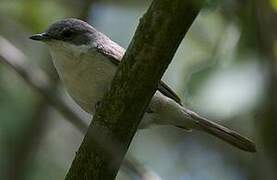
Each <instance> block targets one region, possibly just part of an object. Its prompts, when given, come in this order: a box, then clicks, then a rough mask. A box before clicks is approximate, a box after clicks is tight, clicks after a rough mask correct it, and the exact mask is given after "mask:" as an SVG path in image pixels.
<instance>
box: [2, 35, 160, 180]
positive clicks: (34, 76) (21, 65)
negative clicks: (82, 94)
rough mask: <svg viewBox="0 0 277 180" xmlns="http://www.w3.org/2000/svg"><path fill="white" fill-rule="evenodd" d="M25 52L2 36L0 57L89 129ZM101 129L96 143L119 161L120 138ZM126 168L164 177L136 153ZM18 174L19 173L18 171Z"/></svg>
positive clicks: (69, 117)
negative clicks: (104, 136) (107, 135)
mask: <svg viewBox="0 0 277 180" xmlns="http://www.w3.org/2000/svg"><path fill="white" fill-rule="evenodd" d="M25 60H26V57H25V55H24V54H23V53H22V52H21V51H20V50H19V49H17V48H16V47H14V46H13V45H12V44H11V43H10V42H9V41H7V40H6V39H4V38H3V37H1V36H0V61H2V62H3V63H5V64H6V65H8V66H10V67H11V68H12V69H14V70H15V71H16V72H17V73H18V74H19V75H20V76H21V77H22V78H23V79H24V81H25V82H27V84H28V85H29V86H30V87H32V88H33V89H34V90H36V91H37V92H38V93H39V94H40V95H41V96H42V97H43V98H44V100H45V101H47V104H49V105H52V106H53V107H55V109H56V110H58V111H59V112H60V113H61V114H62V115H63V116H64V117H65V119H66V120H68V121H69V122H70V123H72V125H73V126H75V127H76V128H77V129H79V130H80V131H81V132H82V133H85V132H86V129H87V125H86V124H85V123H84V122H83V121H82V119H81V118H80V117H79V116H78V115H77V114H75V113H74V112H73V111H72V110H71V109H70V108H69V107H68V106H67V104H66V103H65V102H64V101H63V100H62V99H61V98H60V97H59V96H56V93H55V92H53V91H52V90H53V88H52V87H53V85H52V84H51V83H50V81H49V79H48V77H47V75H46V74H45V73H44V72H43V71H42V70H41V69H40V68H39V67H36V66H35V65H32V64H29V63H26V62H25ZM100 131H101V129H100V130H96V131H94V135H93V136H92V137H91V139H92V141H94V143H95V144H98V146H99V147H100V148H102V151H105V153H107V154H109V155H110V157H111V158H112V159H113V161H116V162H117V161H118V156H117V151H116V150H115V149H116V148H115V147H119V146H120V145H119V142H110V141H103V139H101V137H98V133H100ZM123 170H125V172H127V174H128V175H129V176H131V177H133V176H137V177H139V178H140V179H145V180H146V179H152V180H160V177H159V176H158V175H157V174H156V173H155V172H153V171H151V170H150V169H148V168H146V167H144V165H143V164H141V163H139V162H138V161H137V160H136V159H134V158H133V157H128V158H127V159H126V160H125V161H124V163H123ZM14 176H15V175H14Z"/></svg>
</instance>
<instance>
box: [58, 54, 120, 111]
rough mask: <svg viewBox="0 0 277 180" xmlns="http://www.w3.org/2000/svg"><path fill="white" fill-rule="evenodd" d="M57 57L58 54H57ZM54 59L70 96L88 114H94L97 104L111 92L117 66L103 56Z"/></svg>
mask: <svg viewBox="0 0 277 180" xmlns="http://www.w3.org/2000/svg"><path fill="white" fill-rule="evenodd" d="M56 55H57V54H56ZM60 58H61V57H55V58H54V65H55V67H56V69H57V71H58V74H59V76H60V78H61V79H62V81H63V83H64V85H65V88H66V90H67V91H68V93H69V95H70V96H71V97H72V98H73V99H74V101H76V103H77V104H78V105H79V106H81V108H82V109H83V110H85V111H86V112H88V113H90V114H93V113H94V112H95V106H96V103H97V102H99V101H100V100H101V99H102V97H103V96H104V94H105V93H106V92H107V91H108V90H109V87H110V84H111V81H112V79H113V77H114V74H115V72H116V66H115V65H114V64H113V63H112V62H110V60H109V59H106V57H105V56H102V55H101V54H96V55H93V56H89V57H83V58H82V59H80V60H78V61H77V60H74V59H72V58H71V59H70V60H69V59H67V60H63V61H60Z"/></svg>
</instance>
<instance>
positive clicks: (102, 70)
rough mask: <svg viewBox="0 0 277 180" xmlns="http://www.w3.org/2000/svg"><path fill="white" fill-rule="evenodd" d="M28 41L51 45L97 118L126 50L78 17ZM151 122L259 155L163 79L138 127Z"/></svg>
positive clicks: (75, 94) (71, 88)
mask: <svg viewBox="0 0 277 180" xmlns="http://www.w3.org/2000/svg"><path fill="white" fill-rule="evenodd" d="M30 39H32V40H36V41H41V42H44V43H45V44H46V45H47V46H48V47H49V50H50V54H51V56H52V60H53V64H54V66H55V68H56V70H57V72H58V75H59V77H60V79H61V81H62V83H63V84H64V86H65V89H66V90H67V91H68V93H69V95H70V96H71V97H72V98H73V100H74V101H76V103H77V104H78V105H79V106H80V107H81V108H82V109H83V110H84V111H86V112H88V113H90V114H92V115H93V114H94V113H95V111H96V108H97V104H98V103H99V102H101V100H102V98H103V96H104V94H105V93H106V92H107V91H109V88H110V85H111V82H112V80H113V77H114V76H115V73H116V70H117V67H118V65H119V64H120V62H121V60H122V57H123V55H124V53H125V49H124V48H122V47H121V46H120V45H118V44H117V43H116V42H114V41H112V40H111V39H110V38H109V37H108V36H106V35H105V34H103V33H101V32H99V31H97V30H96V29H95V28H94V27H93V26H91V25H90V24H88V23H87V22H84V21H82V20H79V19H76V18H66V19H62V20H59V21H57V22H54V23H53V24H51V25H50V26H49V27H48V28H47V29H46V30H45V31H44V32H42V33H39V34H34V35H32V36H30ZM138 83H139V82H138ZM152 124H157V125H172V126H175V127H178V128H182V129H184V130H193V129H195V130H199V131H202V132H206V133H208V134H211V135H214V136H216V137H218V138H220V139H221V140H223V141H225V142H227V143H229V144H231V145H233V146H235V147H237V148H239V149H241V150H244V151H247V152H256V146H255V144H254V142H252V141H251V140H250V139H248V138H246V137H244V136H242V135H240V134H239V133H237V132H235V131H233V130H230V129H228V128H227V127H224V126H222V125H220V124H217V123H216V122H213V121H211V120H208V119H207V118H205V117H202V116H200V115H198V114H197V113H196V112H194V111H192V110H189V109H188V108H186V107H185V106H183V105H182V102H181V100H180V98H179V97H178V95H177V94H176V93H175V92H174V91H173V90H172V89H171V88H170V87H169V86H168V85H166V83H164V82H163V81H162V80H161V81H160V82H159V84H158V86H157V90H156V92H155V94H154V95H153V97H152V99H151V101H150V103H149V105H148V108H147V110H146V112H145V113H144V115H143V118H142V121H141V124H140V128H144V127H148V126H150V125H152Z"/></svg>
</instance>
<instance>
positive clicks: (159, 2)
mask: <svg viewBox="0 0 277 180" xmlns="http://www.w3.org/2000/svg"><path fill="white" fill-rule="evenodd" d="M199 9H200V6H198V4H195V3H193V2H190V1H184V0H154V1H153V2H152V4H151V6H150V8H149V9H148V11H147V12H146V14H145V15H144V16H143V18H142V19H141V20H140V24H139V26H138V28H137V31H136V33H135V35H134V37H133V40H132V42H131V44H130V45H129V48H128V50H127V52H126V54H125V55H124V57H123V61H122V63H121V65H120V66H119V68H118V71H117V73H116V76H115V78H114V80H113V83H112V85H111V90H110V91H109V92H108V93H107V94H106V95H105V97H104V99H103V101H102V103H101V105H100V107H99V108H97V111H96V114H95V116H94V118H93V122H92V123H91V124H90V127H89V130H88V132H87V134H86V136H85V138H84V140H83V142H82V144H81V146H80V148H79V150H78V152H77V154H76V157H75V159H74V161H73V163H72V166H71V168H70V170H69V172H68V174H67V176H66V180H77V179H78V180H79V179H82V180H89V179H104V180H105V179H107V180H111V179H114V178H115V176H116V174H117V171H118V169H119V167H120V164H121V162H122V159H123V157H124V155H125V153H126V151H127V149H128V147H129V144H130V142H131V140H132V138H133V136H134V134H135V132H136V130H137V127H138V124H139V122H140V119H141V118H142V116H143V114H144V111H145V109H146V107H147V105H148V103H149V101H150V99H151V97H152V96H153V94H154V92H155V90H156V88H157V84H158V82H159V80H160V79H161V77H162V75H163V73H164V71H165V70H166V68H167V66H168V65H169V63H170V62H171V59H172V58H173V56H174V54H175V51H176V50H177V48H178V46H179V44H180V42H181V41H182V39H183V37H184V35H185V33H186V32H187V31H188V29H189V27H190V25H191V24H192V22H193V20H194V19H195V18H196V16H197V14H198V12H199ZM95 132H97V136H98V137H100V138H101V139H102V140H103V142H107V141H108V142H114V141H119V142H120V144H121V145H122V146H121V147H120V148H119V149H116V151H117V156H118V158H117V159H118V160H117V161H116V162H114V161H113V160H114V159H112V158H111V156H110V155H109V154H107V153H106V152H103V150H102V149H101V147H99V146H98V145H97V144H95V143H94V142H93V140H92V137H93V136H94V135H95ZM114 148H116V147H114Z"/></svg>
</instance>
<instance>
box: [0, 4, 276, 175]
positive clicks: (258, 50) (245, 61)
mask: <svg viewBox="0 0 277 180" xmlns="http://www.w3.org/2000/svg"><path fill="white" fill-rule="evenodd" d="M150 3H151V1H149V0H140V1H135V0H117V1H112V0H80V1H75V0H55V1H54V0H48V1H39V0H0V37H1V38H5V39H7V40H8V41H10V42H11V43H12V44H13V45H14V46H15V47H17V48H18V49H20V50H21V51H22V52H23V53H24V54H25V56H26V57H27V61H28V63H29V64H36V65H38V66H39V67H40V68H42V69H43V70H44V71H45V72H47V73H48V75H49V77H51V79H52V81H53V83H55V84H56V87H57V91H58V92H59V93H60V95H61V96H63V97H64V98H65V99H66V100H67V101H68V103H70V104H71V105H72V108H73V109H74V111H76V112H77V113H79V114H80V115H81V116H82V117H83V118H84V119H86V120H87V122H89V120H90V119H91V117H90V116H89V115H88V114H86V113H85V112H83V111H82V110H81V109H80V108H79V107H78V106H77V105H76V104H74V102H73V101H72V100H71V99H70V97H69V96H68V95H67V94H66V93H65V91H64V90H63V87H62V86H61V85H60V83H59V80H58V78H57V75H56V72H55V70H54V68H53V66H52V62H51V57H50V55H49V52H48V50H47V48H46V46H44V45H42V44H39V43H36V42H32V41H31V40H29V39H28V37H29V36H30V35H31V34H32V33H38V32H42V31H43V30H45V28H46V27H47V26H48V25H49V24H51V23H53V22H54V21H57V20H59V19H62V18H65V17H77V18H81V19H86V20H87V21H88V22H89V23H90V24H92V25H93V26H94V27H96V28H97V29H98V30H99V31H102V32H103V33H105V34H107V35H108V36H109V37H111V38H112V39H113V40H114V41H116V42H118V43H119V44H120V45H122V46H123V47H125V48H127V46H128V44H129V42H130V40H131V38H132V36H133V33H134V31H135V29H136V26H137V24H138V22H139V18H140V17H141V16H142V14H143V13H144V12H145V11H146V9H147V7H148V6H149V5H150ZM276 11H277V1H276V0H244V1H239V0H224V1H223V0H217V1H211V0H210V1H207V4H206V6H205V7H204V8H203V9H202V11H201V13H200V14H199V16H198V17H197V19H196V21H195V22H194V23H193V25H192V27H191V29H190V31H189V32H188V34H187V35H186V37H185V39H184V40H183V42H182V44H181V45H180V47H179V49H178V52H177V53H176V55H175V58H174V60H173V62H172V64H171V65H170V67H169V68H168V70H167V72H166V74H165V75H164V80H165V81H166V82H167V83H168V84H169V85H170V86H171V87H172V88H173V89H174V90H176V92H177V94H178V95H179V96H180V97H181V98H182V99H183V101H184V103H185V104H186V105H187V106H188V107H189V108H191V109H193V110H195V111H197V112H199V113H200V114H202V115H204V116H206V117H209V118H210V119H213V120H215V121H218V122H220V123H221V124H224V125H226V126H228V127H231V128H233V129H235V130H237V131H239V132H241V133H242V134H244V135H246V136H248V137H250V138H251V139H253V140H254V141H255V142H256V144H257V148H258V152H257V153H255V154H250V153H246V152H242V151H240V150H238V149H236V148H233V147H231V146H229V145H227V144H225V143H224V142H222V141H220V140H218V139H215V138H214V137H211V136H209V135H207V134H203V133H200V132H196V131H194V132H192V133H187V132H185V133H184V132H183V131H182V130H180V129H177V128H173V127H155V128H150V129H146V130H140V131H138V133H137V134H136V136H135V138H134V140H133V142H132V144H131V147H130V149H129V152H128V155H132V156H134V157H136V158H137V159H138V160H139V161H140V162H141V163H143V164H144V165H145V166H147V167H149V168H150V169H152V170H153V171H155V172H156V173H157V174H159V175H160V176H161V177H162V178H163V179H170V180H179V179H182V180H183V179H186V180H215V179H224V180H250V179H251V180H259V179H263V180H275V179H277V172H276V169H277V130H276V129H277V59H276V55H277V41H276V32H277V26H276V25H277V24H276V23H277V18H276ZM1 43H2V41H0V47H1ZM62 119H63V117H62V116H61V115H60V114H59V113H58V112H57V111H55V110H54V109H53V108H51V106H49V104H48V102H47V99H43V98H42V97H41V96H40V95H39V94H38V93H37V92H36V91H34V90H33V89H31V88H30V87H29V86H28V85H27V84H26V83H25V82H24V81H22V79H21V78H20V77H19V76H18V75H17V74H16V73H15V72H14V71H13V70H11V69H10V68H8V67H7V66H6V65H5V64H2V63H1V64H0V179H4V180H37V179H40V180H49V179H63V178H64V176H65V174H66V172H67V170H68V168H69V167H70V164H71V161H72V160H73V158H74V155H75V152H76V151H77V149H78V146H79V145H80V143H81V141H82V137H83V135H82V134H81V133H80V132H78V131H77V130H76V128H75V127H73V126H72V125H71V124H69V123H68V122H67V121H63V120H62ZM117 179H130V178H129V177H128V176H127V175H126V174H123V173H119V174H118V177H117Z"/></svg>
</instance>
